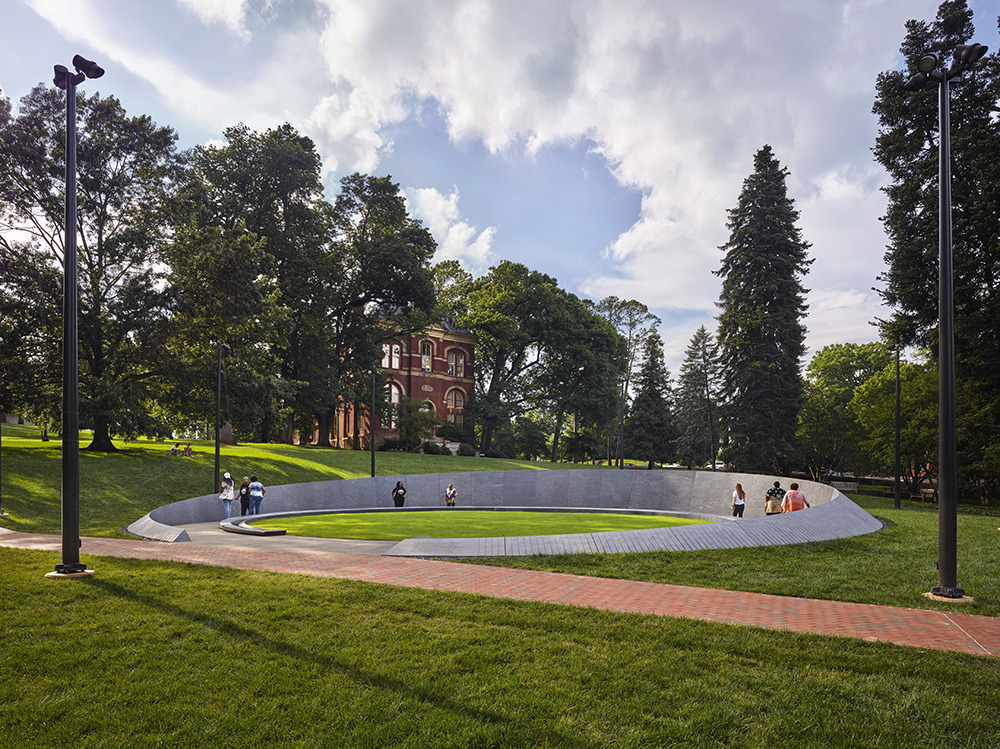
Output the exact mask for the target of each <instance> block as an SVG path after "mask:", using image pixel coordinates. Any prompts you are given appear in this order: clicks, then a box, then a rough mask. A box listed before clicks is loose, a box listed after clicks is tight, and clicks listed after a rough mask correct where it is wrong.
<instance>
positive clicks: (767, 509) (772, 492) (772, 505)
mask: <svg viewBox="0 0 1000 749" xmlns="http://www.w3.org/2000/svg"><path fill="white" fill-rule="evenodd" d="M784 496H785V490H784V489H782V488H781V484H780V483H779V482H777V481H775V482H774V486H772V487H771V488H770V489H768V490H767V496H765V497H764V514H765V515H778V514H780V513H781V500H782V499H783V498H784Z"/></svg>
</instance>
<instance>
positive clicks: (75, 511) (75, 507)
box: [52, 55, 104, 575]
mask: <svg viewBox="0 0 1000 749" xmlns="http://www.w3.org/2000/svg"><path fill="white" fill-rule="evenodd" d="M73 67H74V68H75V69H76V72H75V73H71V72H70V71H69V70H68V69H67V68H66V67H65V66H64V65H56V66H55V67H54V70H55V77H54V78H53V79H52V82H53V83H54V84H55V85H56V86H58V87H59V88H61V89H63V90H64V91H65V92H66V219H65V231H66V240H65V242H64V244H63V415H62V416H63V420H62V564H57V565H56V573H57V574H68V575H73V574H81V573H85V572H86V571H87V568H86V565H84V564H81V563H80V360H79V350H78V348H77V347H78V345H79V344H78V332H77V295H78V293H79V291H78V288H77V286H78V282H77V273H76V270H77V258H76V87H77V85H78V84H80V83H83V81H84V79H85V78H100V77H101V76H102V75H104V68H102V67H100V66H99V65H98V64H97V63H96V62H93V61H92V60H88V59H87V58H85V57H81V56H80V55H75V56H74V57H73Z"/></svg>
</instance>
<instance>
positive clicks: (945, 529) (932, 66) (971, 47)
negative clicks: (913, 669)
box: [904, 44, 987, 598]
mask: <svg viewBox="0 0 1000 749" xmlns="http://www.w3.org/2000/svg"><path fill="white" fill-rule="evenodd" d="M986 52H987V47H985V46H983V45H982V44H963V45H962V46H960V47H957V48H956V49H955V59H954V61H953V62H952V64H951V67H950V68H948V69H947V70H945V69H944V67H943V65H942V59H941V55H940V54H939V53H937V52H927V53H925V54H924V56H923V57H921V58H920V60H919V62H917V74H916V75H914V76H913V77H912V78H910V80H908V81H907V82H906V83H905V84H904V87H905V88H906V89H907V90H908V91H921V90H923V89H924V88H926V87H928V86H931V85H936V86H937V87H938V121H939V128H938V137H939V140H940V142H939V144H938V157H939V158H938V199H939V202H938V239H939V249H940V260H939V267H938V378H939V385H938V584H937V585H936V586H934V587H933V588H931V594H933V595H936V596H941V597H944V598H962V597H963V596H964V595H965V591H964V590H963V589H962V588H960V587H958V569H957V568H958V563H957V558H958V551H957V547H958V446H957V443H958V439H957V435H956V427H955V421H956V418H955V412H956V405H955V303H954V294H953V278H954V262H953V253H952V241H951V119H950V108H951V97H950V94H949V86H948V83H949V81H950V80H952V79H954V78H958V77H959V76H961V75H962V73H963V72H964V71H965V70H966V69H968V68H969V67H970V66H972V65H973V64H975V63H976V62H977V61H978V60H979V59H980V58H981V57H982V56H983V55H985V54H986Z"/></svg>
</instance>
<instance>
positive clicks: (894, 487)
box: [892, 343, 902, 510]
mask: <svg viewBox="0 0 1000 749" xmlns="http://www.w3.org/2000/svg"><path fill="white" fill-rule="evenodd" d="M901 471H902V467H901V465H900V460H899V344H898V343H897V344H896V480H895V481H894V482H893V485H892V497H893V507H895V508H896V509H897V510H898V509H899V508H900V500H899V474H900V473H901Z"/></svg>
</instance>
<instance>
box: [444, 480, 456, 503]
mask: <svg viewBox="0 0 1000 749" xmlns="http://www.w3.org/2000/svg"><path fill="white" fill-rule="evenodd" d="M457 498H458V489H456V488H455V487H454V486H452V485H451V484H448V488H447V489H445V490H444V503H445V504H446V505H448V506H449V507H454V506H455V500H456V499H457Z"/></svg>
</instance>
